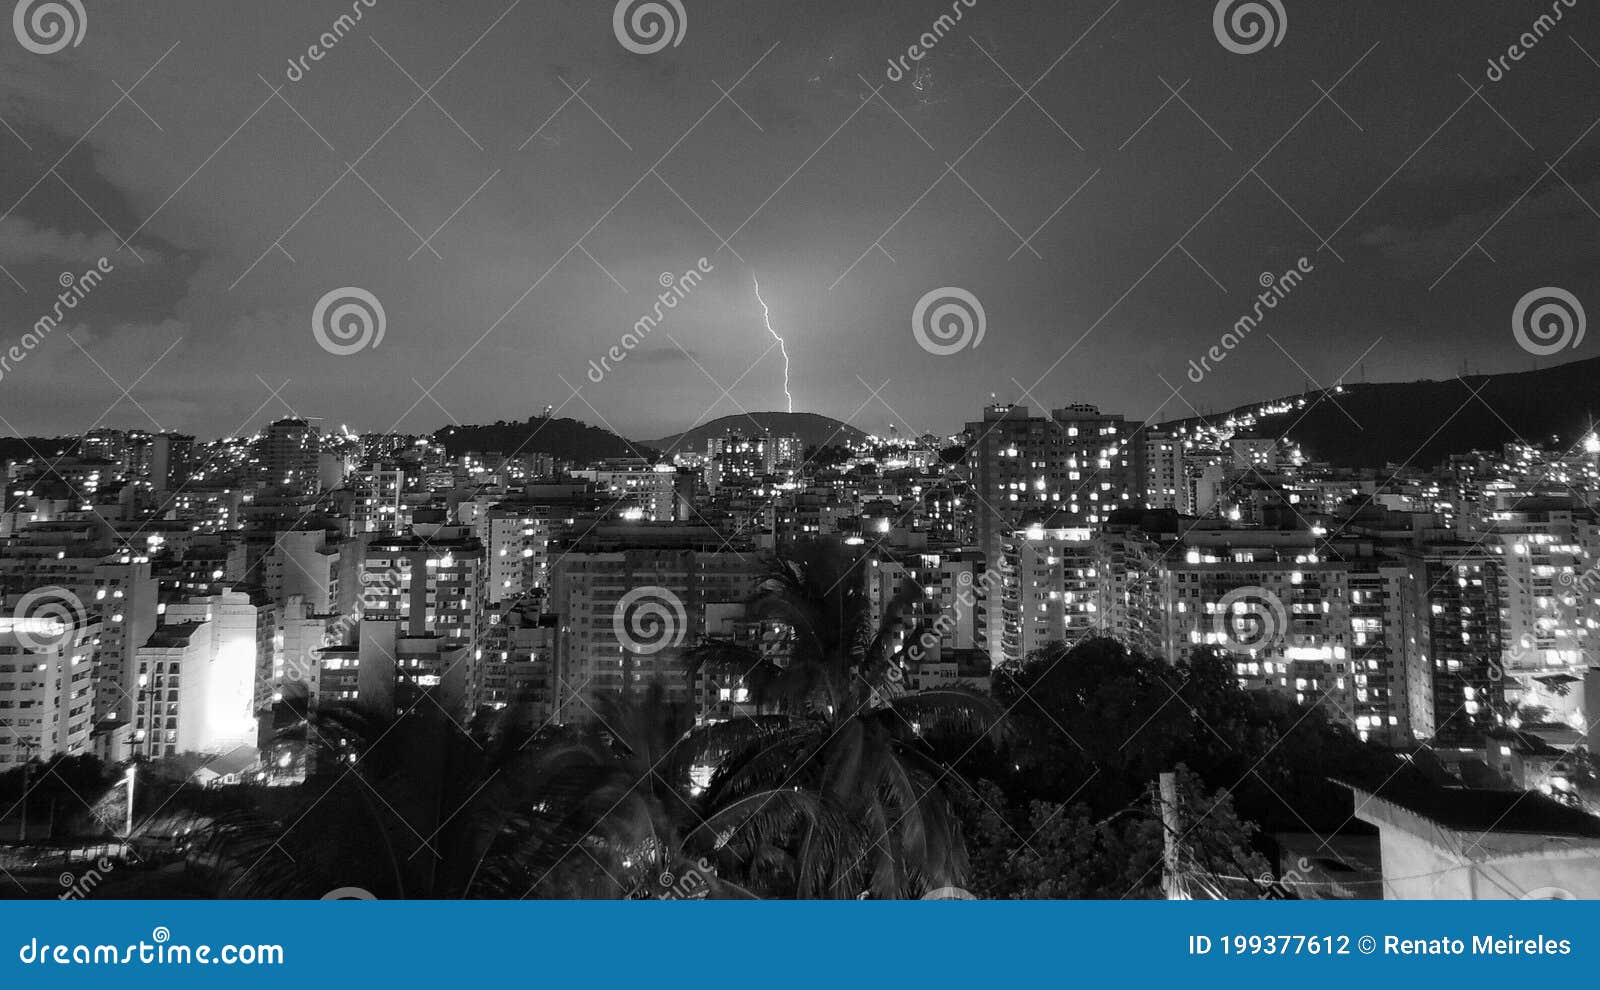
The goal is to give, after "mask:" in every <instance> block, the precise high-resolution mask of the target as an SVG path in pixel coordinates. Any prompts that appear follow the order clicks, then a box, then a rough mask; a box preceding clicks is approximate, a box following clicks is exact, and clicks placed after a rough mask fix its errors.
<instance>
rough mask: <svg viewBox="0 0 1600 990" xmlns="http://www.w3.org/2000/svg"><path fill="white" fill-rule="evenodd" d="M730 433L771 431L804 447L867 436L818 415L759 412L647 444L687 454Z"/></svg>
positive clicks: (715, 420)
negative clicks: (788, 437)
mask: <svg viewBox="0 0 1600 990" xmlns="http://www.w3.org/2000/svg"><path fill="white" fill-rule="evenodd" d="M729 430H738V431H739V432H741V433H745V434H752V433H759V432H761V431H762V430H771V431H772V432H773V433H776V434H779V435H782V436H797V437H799V438H800V442H801V443H803V444H805V445H806V446H807V447H816V446H819V445H822V444H844V443H850V442H851V441H853V440H860V439H862V438H864V437H865V436H866V434H865V433H863V432H861V431H860V430H858V429H856V428H855V427H853V426H846V425H845V424H844V423H841V422H839V421H838V420H837V419H833V418H831V417H829V416H822V415H819V414H817V413H803V412H801V413H787V412H758V413H751V414H749V415H748V416H747V415H745V414H744V413H739V414H738V415H736V416H724V417H722V418H721V419H714V420H712V421H711V422H709V423H701V424H700V425H699V426H697V427H695V428H694V429H692V430H689V431H688V432H687V433H675V434H673V435H672V436H668V437H662V438H661V439H660V440H649V441H646V442H647V443H648V444H649V445H650V446H651V447H655V448H656V449H658V450H661V451H663V452H665V453H668V454H675V453H680V452H686V451H699V452H704V451H705V449H706V441H707V440H709V439H711V438H712V437H720V436H722V435H723V434H725V433H727V432H728V431H729Z"/></svg>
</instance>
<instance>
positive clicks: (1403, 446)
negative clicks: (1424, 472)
mask: <svg viewBox="0 0 1600 990" xmlns="http://www.w3.org/2000/svg"><path fill="white" fill-rule="evenodd" d="M1475 392H1476V393H1477V395H1478V397H1477V398H1474V397H1473V393H1475ZM1318 396H1322V397H1323V398H1322V401H1320V402H1317V403H1316V404H1315V406H1313V405H1312V401H1313V400H1315V399H1316V398H1317V397H1318ZM1295 398H1299V397H1298V396H1291V397H1288V400H1292V399H1295ZM1305 398H1306V408H1305V409H1293V410H1291V411H1289V412H1286V413H1280V414H1275V415H1271V416H1266V417H1263V418H1262V419H1261V420H1260V422H1259V425H1258V427H1257V429H1258V431H1259V432H1260V433H1262V434H1263V435H1269V436H1274V437H1282V436H1284V435H1285V434H1286V433H1287V435H1288V437H1289V438H1290V439H1292V440H1294V441H1296V442H1298V443H1299V444H1300V445H1301V447H1302V448H1304V450H1305V452H1306V455H1307V456H1308V457H1310V458H1312V459H1313V460H1319V461H1329V462H1331V463H1333V464H1334V465H1335V466H1339V467H1383V466H1384V465H1386V464H1391V463H1392V464H1396V465H1399V464H1409V465H1410V466H1412V467H1419V468H1432V467H1435V466H1437V465H1439V464H1441V463H1443V462H1444V461H1445V460H1446V459H1447V458H1448V456H1449V455H1450V454H1457V453H1465V452H1466V451H1469V450H1498V449H1499V447H1500V445H1501V444H1503V443H1506V442H1508V441H1512V440H1516V439H1518V438H1519V437H1520V438H1522V439H1524V440H1527V441H1528V442H1530V443H1545V442H1550V441H1552V440H1557V441H1559V442H1561V443H1563V444H1571V443H1574V442H1576V441H1577V439H1578V438H1579V437H1581V436H1582V435H1583V434H1584V433H1585V432H1587V431H1588V429H1589V428H1590V416H1591V415H1592V414H1597V413H1600V358H1589V359H1587V360H1583V361H1574V362H1572V363H1570V364H1563V365H1557V366H1556V367H1553V368H1541V369H1539V370H1537V371H1520V372H1512V373H1507V374H1498V375H1469V376H1466V377H1465V378H1452V379H1448V380H1446V381H1419V382H1393V383H1387V384H1361V385H1345V386H1344V392H1343V394H1340V395H1334V394H1332V393H1331V392H1328V393H1324V392H1313V393H1310V394H1308V395H1306V396H1305ZM1288 400H1286V401H1288ZM1335 403H1337V404H1338V405H1337V406H1335ZM1261 404H1262V403H1261V402H1254V403H1250V404H1249V405H1244V406H1239V407H1238V408H1237V409H1234V410H1232V412H1234V413H1243V412H1249V411H1251V410H1253V409H1255V408H1257V407H1258V406H1260V405H1261ZM1339 407H1342V408H1343V410H1344V412H1341V411H1340V408H1339ZM1346 413H1348V414H1349V415H1348V416H1346ZM1302 414H1303V418H1302ZM1228 415H1229V413H1228V412H1221V413H1217V414H1215V415H1210V416H1207V417H1205V421H1206V422H1211V423H1217V422H1219V421H1220V420H1222V419H1225V418H1226V417H1227V416H1228ZM1351 418H1354V420H1355V423H1352V422H1351ZM1177 422H1181V423H1199V422H1201V420H1199V419H1196V418H1193V417H1191V418H1188V419H1184V420H1178V421H1177ZM1357 423H1359V424H1360V426H1359V428H1358V427H1357V425H1356V424H1357Z"/></svg>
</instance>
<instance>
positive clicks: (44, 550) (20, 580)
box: [0, 543, 158, 723]
mask: <svg viewBox="0 0 1600 990" xmlns="http://www.w3.org/2000/svg"><path fill="white" fill-rule="evenodd" d="M49 587H59V588H62V589H64V590H65V591H66V592H67V593H69V594H71V595H72V596H74V597H75V598H77V599H78V601H79V602H80V603H81V604H82V611H83V613H84V615H85V616H86V617H88V618H89V619H91V620H93V621H96V622H98V623H99V626H100V630H101V632H100V637H99V638H100V643H99V645H98V647H97V649H96V651H95V662H94V677H95V682H96V687H95V692H94V706H95V721H96V722H102V721H106V722H120V723H127V722H128V721H129V720H130V719H132V718H133V692H134V687H135V671H134V665H133V659H134V652H135V651H136V650H137V649H138V648H139V647H140V646H143V645H144V642H145V640H146V639H147V638H148V637H149V636H150V634H151V633H152V632H153V631H154V630H155V628H156V621H157V611H158V605H157V600H156V599H157V586H156V580H155V578H154V577H153V576H152V574H151V572H150V560H149V558H148V557H144V556H140V555H137V554H133V553H129V552H120V553H111V554H107V553H104V552H103V547H100V546H96V545H93V544H87V543H65V544H58V543H39V544H14V545H12V546H8V547H6V548H5V552H4V553H3V554H0V592H4V593H5V594H6V595H7V596H8V597H10V598H11V599H13V600H14V599H15V598H16V597H17V596H20V595H24V594H27V593H28V592H31V591H34V590H36V589H41V588H49Z"/></svg>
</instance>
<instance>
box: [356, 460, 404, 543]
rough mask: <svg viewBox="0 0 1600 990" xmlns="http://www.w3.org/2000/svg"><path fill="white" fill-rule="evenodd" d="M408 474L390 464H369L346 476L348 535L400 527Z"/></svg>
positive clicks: (390, 462)
mask: <svg viewBox="0 0 1600 990" xmlns="http://www.w3.org/2000/svg"><path fill="white" fill-rule="evenodd" d="M407 481H408V475H407V472H406V468H405V467H404V466H403V465H401V464H397V463H395V462H393V461H370V462H368V463H366V464H364V465H362V466H361V467H358V468H357V469H356V470H355V471H354V472H352V473H351V475H350V488H351V492H352V500H351V504H350V527H349V532H350V533H351V534H352V535H354V534H356V533H383V532H389V531H391V530H394V529H396V528H398V526H399V525H400V506H401V503H402V501H403V498H404V495H405V491H406V484H407Z"/></svg>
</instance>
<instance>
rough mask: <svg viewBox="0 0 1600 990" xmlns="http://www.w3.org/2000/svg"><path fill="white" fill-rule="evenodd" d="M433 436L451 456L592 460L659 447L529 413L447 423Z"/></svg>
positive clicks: (638, 453) (642, 453) (644, 453)
mask: <svg viewBox="0 0 1600 990" xmlns="http://www.w3.org/2000/svg"><path fill="white" fill-rule="evenodd" d="M433 439H434V440H436V441H437V442H439V443H442V444H444V447H445V450H446V451H448V452H449V454H450V456H452V457H455V456H458V455H460V454H464V453H466V452H467V451H469V450H478V451H490V450H494V451H499V452H500V453H502V454H507V455H509V454H510V453H511V452H512V451H521V452H522V453H525V454H528V453H540V454H550V455H551V456H553V457H555V458H556V459H557V460H567V461H578V462H581V463H588V462H589V461H592V460H597V459H599V458H603V457H635V456H644V457H649V456H651V455H652V454H654V453H655V451H653V450H651V449H649V448H650V446H652V445H649V444H630V443H629V442H628V441H626V440H624V439H623V438H621V437H619V436H617V435H616V434H615V433H612V432H611V431H610V430H603V429H601V428H600V427H598V426H590V425H589V424H588V423H581V422H579V421H578V420H575V419H548V420H547V419H544V418H543V417H539V416H532V417H529V419H528V421H527V422H525V423H506V422H499V423H495V424H494V425H493V426H447V427H445V428H444V429H442V430H438V431H436V432H435V433H434V434H433Z"/></svg>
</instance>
